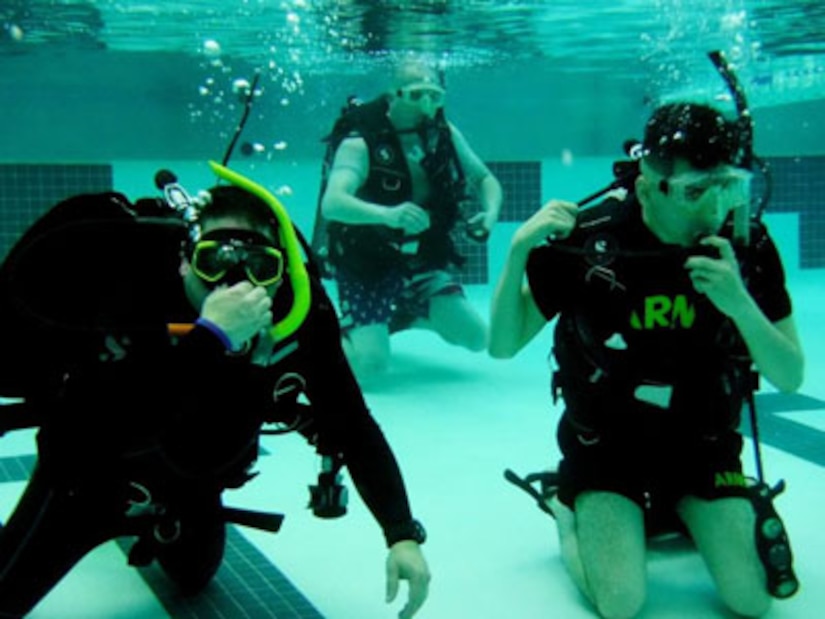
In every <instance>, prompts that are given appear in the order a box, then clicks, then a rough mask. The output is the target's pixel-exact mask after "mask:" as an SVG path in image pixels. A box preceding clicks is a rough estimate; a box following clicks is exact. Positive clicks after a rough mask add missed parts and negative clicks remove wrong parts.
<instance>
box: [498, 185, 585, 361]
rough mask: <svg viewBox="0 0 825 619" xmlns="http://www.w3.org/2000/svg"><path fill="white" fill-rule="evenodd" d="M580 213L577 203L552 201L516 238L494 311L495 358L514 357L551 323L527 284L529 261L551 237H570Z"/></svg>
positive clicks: (531, 218) (508, 258)
mask: <svg viewBox="0 0 825 619" xmlns="http://www.w3.org/2000/svg"><path fill="white" fill-rule="evenodd" d="M576 212H577V207H576V205H575V204H572V203H570V202H561V201H558V200H551V201H550V202H548V203H547V204H546V205H545V206H543V207H542V208H541V209H540V210H539V211H538V212H537V213H535V214H534V215H533V216H532V217H530V219H528V220H527V221H526V222H524V223H523V224H522V225H521V227H520V228H519V229H518V230H517V231H516V233H515V235H514V236H513V241H512V243H511V244H510V251H509V253H508V255H507V261H506V262H505V264H504V270H503V271H502V273H501V277H500V278H499V281H498V284H497V285H496V290H495V292H494V293H493V301H492V306H491V310H490V346H489V353H490V355H491V356H492V357H495V358H497V359H507V358H510V357H513V356H514V355H515V354H516V353H518V352H519V351H520V350H521V349H522V348H524V346H526V345H527V344H528V343H529V342H530V340H532V339H533V338H534V337H535V336H536V334H537V333H538V332H539V331H541V329H542V327H543V326H544V325H545V323H546V322H547V319H546V318H545V317H544V316H543V315H542V313H541V312H540V311H539V308H538V306H537V305H536V302H535V301H534V299H533V295H532V293H531V292H530V288H529V287H528V285H527V283H526V282H525V281H524V270H525V268H526V266H527V258H528V256H529V255H530V251H531V250H532V249H533V248H534V247H536V246H537V245H539V244H540V243H542V242H543V241H544V240H545V239H546V238H547V237H548V236H554V237H555V238H564V237H567V236H568V235H569V234H570V232H571V231H572V230H573V227H574V225H575V223H576Z"/></svg>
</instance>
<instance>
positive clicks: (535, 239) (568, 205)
mask: <svg viewBox="0 0 825 619" xmlns="http://www.w3.org/2000/svg"><path fill="white" fill-rule="evenodd" d="M578 212H579V207H578V206H577V205H576V204H575V203H574V202H567V201H564V200H550V201H549V202H547V203H546V204H545V205H544V206H542V207H541V208H540V209H539V210H538V211H536V212H535V213H533V215H532V216H531V217H530V218H529V219H528V220H527V221H525V222H524V223H523V224H522V225H521V227H520V228H519V229H518V230H517V231H516V234H515V237H514V243H517V244H519V245H522V246H525V247H527V248H532V247H535V246H536V245H539V244H540V243H543V242H544V241H545V239H547V238H550V239H554V240H555V239H566V238H567V237H568V236H570V233H571V232H572V231H573V228H574V227H575V226H576V217H577V216H578Z"/></svg>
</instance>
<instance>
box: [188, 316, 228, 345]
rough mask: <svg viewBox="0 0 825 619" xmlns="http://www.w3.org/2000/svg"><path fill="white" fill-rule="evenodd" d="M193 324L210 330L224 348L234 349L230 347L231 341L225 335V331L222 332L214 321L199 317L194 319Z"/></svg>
mask: <svg viewBox="0 0 825 619" xmlns="http://www.w3.org/2000/svg"><path fill="white" fill-rule="evenodd" d="M195 324H196V325H200V326H201V327H204V328H205V329H207V330H208V331H211V332H212V333H213V334H214V335H215V337H217V338H218V339H219V340H220V341H221V344H223V346H224V348H226V350H234V348H233V347H232V342H231V341H230V340H229V338H228V337H227V336H226V333H224V331H223V329H221V328H220V327H219V326H218V325H216V324H215V323H214V322H212V321H211V320H207V319H206V318H203V317H201V318H198V319H197V320H196V321H195Z"/></svg>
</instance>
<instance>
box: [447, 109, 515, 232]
mask: <svg viewBox="0 0 825 619" xmlns="http://www.w3.org/2000/svg"><path fill="white" fill-rule="evenodd" d="M450 131H451V133H452V137H453V144H454V145H455V149H456V154H457V155H458V160H459V161H460V162H461V167H462V168H463V170H464V173H465V174H466V176H467V181H468V183H469V184H470V186H471V187H472V188H473V191H474V193H475V194H476V195H477V196H478V200H479V202H480V203H481V208H482V209H483V211H484V212H483V214H481V215H482V217H483V224H484V227H485V228H486V229H487V231H488V232H489V231H490V230H492V228H493V226H494V225H495V223H496V221H498V216H499V213H500V212H501V202H502V199H503V194H502V191H501V183H499V182H498V179H497V178H496V177H495V176H494V175H493V173H492V172H490V169H489V168H488V167H487V166H486V165H485V164H484V162H483V161H482V160H481V158H480V157H479V156H478V155H477V154H476V153H475V152H474V151H473V149H472V148H471V147H470V145H469V144H468V143H467V140H466V139H465V138H464V135H463V134H462V133H461V132H460V131H459V130H458V129H457V128H456V127H455V126H453V125H452V124H450Z"/></svg>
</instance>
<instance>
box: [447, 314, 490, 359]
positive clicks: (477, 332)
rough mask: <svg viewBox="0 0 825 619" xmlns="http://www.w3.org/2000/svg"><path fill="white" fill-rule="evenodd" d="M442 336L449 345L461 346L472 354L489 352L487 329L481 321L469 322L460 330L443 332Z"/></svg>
mask: <svg viewBox="0 0 825 619" xmlns="http://www.w3.org/2000/svg"><path fill="white" fill-rule="evenodd" d="M440 335H441V337H442V338H444V340H445V341H446V342H447V343H448V344H453V345H454V346H461V347H462V348H466V349H467V350H470V351H472V352H482V351H484V350H487V328H486V326H485V325H484V324H483V323H481V322H480V321H479V322H473V321H467V322H466V323H465V324H464V325H463V326H461V327H460V328H457V329H454V330H446V329H445V330H441V331H440Z"/></svg>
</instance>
